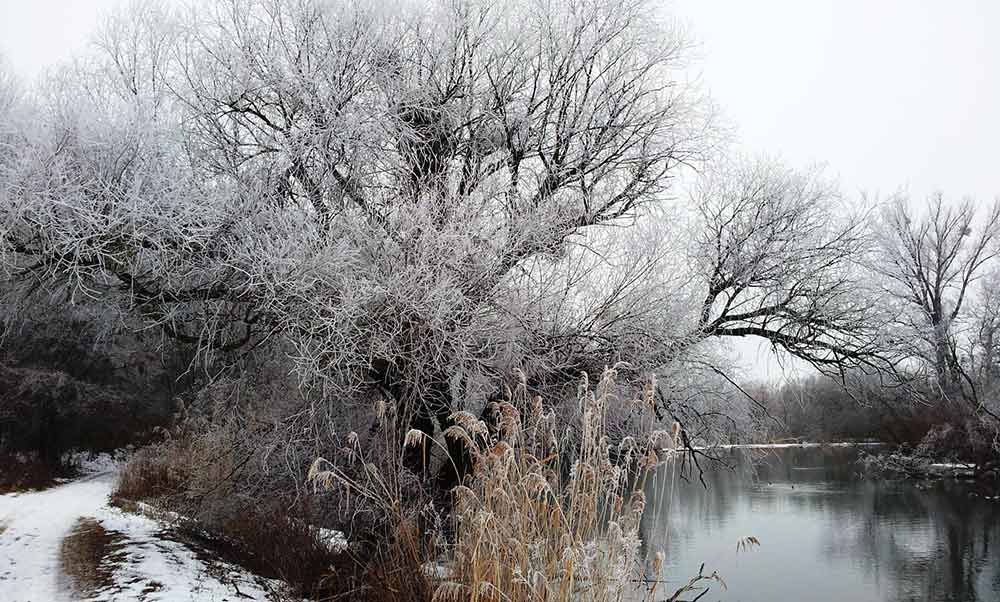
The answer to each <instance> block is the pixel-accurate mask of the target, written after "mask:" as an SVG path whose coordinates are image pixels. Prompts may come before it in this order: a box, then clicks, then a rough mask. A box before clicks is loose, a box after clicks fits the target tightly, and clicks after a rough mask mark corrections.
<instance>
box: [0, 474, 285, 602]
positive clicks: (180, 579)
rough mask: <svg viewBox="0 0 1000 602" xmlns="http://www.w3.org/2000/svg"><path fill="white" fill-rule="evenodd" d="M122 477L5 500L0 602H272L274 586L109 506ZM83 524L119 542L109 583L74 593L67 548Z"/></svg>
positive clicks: (0, 522)
mask: <svg viewBox="0 0 1000 602" xmlns="http://www.w3.org/2000/svg"><path fill="white" fill-rule="evenodd" d="M115 479H116V473H115V472H107V471H105V472H99V473H97V474H92V475H89V476H86V477H84V478H81V479H78V480H75V481H72V482H69V483H65V484H62V485H59V486H57V487H53V488H51V489H48V490H45V491H38V492H28V493H18V494H9V495H3V496H0V601H3V602H71V601H78V600H86V601H92V602H112V601H115V602H117V601H121V602H125V601H133V600H134V601H142V602H156V601H170V602H187V601H195V600H197V601H199V602H201V601H205V602H224V601H233V602H235V601H237V600H241V601H242V600H272V599H275V597H274V595H273V594H272V593H271V592H272V591H274V590H276V589H277V584H276V583H275V582H269V581H266V580H263V579H261V578H259V577H255V576H253V575H250V574H249V573H247V572H246V571H243V570H242V569H239V568H238V567H233V566H232V565H225V564H222V563H221V562H214V561H209V562H206V561H203V560H201V559H199V557H198V556H196V555H195V553H194V552H193V551H191V550H190V549H189V548H187V547H186V546H184V545H183V544H180V543H178V542H175V541H171V540H169V539H164V538H163V537H162V532H163V525H161V524H160V523H158V522H156V521H155V520H152V519H150V518H147V517H145V516H139V515H135V514H127V513H124V512H122V511H120V510H118V509H115V508H112V507H109V506H108V495H109V494H110V493H111V491H112V489H113V488H114V484H115ZM81 518H92V519H96V520H97V521H99V522H100V523H101V526H103V527H104V529H106V530H108V531H109V532H113V533H115V534H116V537H119V538H120V542H119V543H118V544H116V547H117V546H118V545H120V548H118V551H117V552H116V553H115V554H114V555H113V557H111V558H105V562H106V563H108V564H106V566H107V567H109V570H110V574H111V579H110V582H108V583H105V584H103V585H101V586H100V587H99V588H98V589H97V591H91V592H84V593H81V592H79V591H74V587H73V581H72V579H70V578H69V577H68V576H67V575H66V574H64V571H63V569H62V566H61V560H60V558H61V557H60V549H61V547H62V544H63V540H64V539H65V538H66V536H67V535H68V534H70V532H71V530H72V529H73V527H74V525H76V524H77V522H78V521H79V520H80V519H81Z"/></svg>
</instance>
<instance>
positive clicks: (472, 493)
mask: <svg viewBox="0 0 1000 602" xmlns="http://www.w3.org/2000/svg"><path fill="white" fill-rule="evenodd" d="M615 376H616V373H615V370H614V369H608V370H606V371H605V372H604V374H603V375H602V376H601V379H600V381H599V382H598V383H597V385H596V387H591V384H590V382H589V380H588V379H587V378H586V377H584V378H583V381H582V383H581V385H580V388H579V391H578V399H577V401H578V407H577V410H578V415H577V418H578V423H577V424H576V425H574V428H573V430H575V431H576V432H575V435H576V436H572V437H570V436H566V435H567V429H566V425H565V424H564V423H563V422H562V420H561V419H558V418H557V416H556V414H555V413H554V412H552V411H551V410H548V409H546V408H545V407H544V406H543V404H542V400H541V399H540V398H538V397H534V398H529V396H528V395H527V391H526V388H525V387H523V386H521V387H519V388H518V390H516V391H512V392H510V394H509V395H508V398H507V399H505V400H503V401H498V402H494V403H492V404H490V406H488V407H487V411H486V412H484V417H485V418H486V419H485V420H484V419H481V418H477V417H475V416H474V415H472V414H470V413H468V412H461V411H460V412H456V413H454V414H453V415H452V420H453V421H454V423H455V424H454V426H452V427H450V428H448V429H447V430H446V431H445V432H444V436H445V437H446V438H448V439H452V440H455V441H460V442H461V443H462V444H463V445H464V446H465V448H466V449H467V450H468V452H469V454H470V455H471V456H472V458H473V461H474V467H475V468H474V470H473V473H472V475H471V477H469V478H468V479H467V480H466V482H465V483H464V484H462V485H460V486H459V487H457V488H456V489H455V490H454V491H453V495H454V511H453V512H452V515H451V520H452V521H453V530H452V533H451V535H452V536H451V537H449V538H448V541H447V542H446V541H443V540H440V539H441V538H439V541H437V543H436V545H435V546H434V548H433V549H435V550H436V551H437V554H438V555H437V556H436V557H433V558H427V560H429V561H433V562H436V563H440V564H443V568H444V570H443V571H442V572H443V573H444V575H446V577H445V578H444V579H442V580H440V582H439V583H437V584H436V586H435V587H434V589H433V592H434V593H433V600H434V601H436V602H450V601H456V602H457V601H469V602H494V601H497V602H499V601H504V602H569V601H574V602H619V601H623V600H641V599H653V598H654V597H655V596H656V595H657V590H658V588H661V585H660V581H659V575H660V571H661V569H662V563H663V558H664V555H663V554H662V553H655V554H652V555H651V558H650V560H649V561H647V554H648V552H647V551H644V550H643V549H642V547H641V539H640V521H641V518H642V515H643V511H644V509H645V507H646V503H647V500H646V493H645V489H646V482H647V478H648V477H649V475H650V472H651V470H652V469H653V468H654V467H655V466H657V465H658V464H660V463H661V462H664V461H667V460H668V459H669V457H670V456H672V455H674V454H677V453H680V451H679V440H680V427H679V425H678V424H676V423H675V424H673V426H672V428H670V429H669V430H653V429H652V428H646V429H643V430H644V434H641V435H640V434H635V435H628V436H624V437H622V438H620V439H619V440H618V441H617V442H616V443H615V444H612V443H610V442H609V433H608V431H609V424H608V415H609V410H611V409H614V410H616V411H620V410H621V408H622V407H623V404H624V406H625V407H627V409H628V410H629V411H630V412H632V413H636V414H640V415H642V414H649V415H652V410H653V403H654V399H653V395H652V388H651V387H650V388H647V390H646V391H645V392H644V394H643V395H642V396H640V398H638V399H631V400H624V399H620V398H619V397H618V396H617V391H618V388H617V387H616V385H615ZM640 423H642V422H641V421H640ZM644 424H646V425H647V426H649V425H652V424H654V423H653V422H652V419H651V418H650V419H649V420H648V421H646V422H645V423H644ZM404 445H406V446H416V445H421V446H433V447H435V448H439V449H442V450H444V449H445V445H444V443H443V442H441V441H438V440H434V439H429V438H428V437H427V436H426V435H425V434H424V433H422V432H420V431H416V430H413V431H410V432H409V433H408V435H407V437H406V439H405V442H404ZM445 457H447V456H445ZM671 464H673V463H671ZM363 476H364V477H365V480H364V481H362V482H358V481H357V480H355V479H351V478H349V477H348V476H347V475H346V474H345V473H344V472H343V471H342V470H339V469H337V468H336V466H335V465H333V464H331V463H329V462H327V461H326V460H322V459H320V460H317V462H316V463H315V464H314V466H313V470H312V471H311V474H310V477H311V479H312V480H313V481H314V482H316V483H320V484H323V485H324V486H327V487H332V486H336V485H339V486H343V487H347V488H349V489H352V490H353V491H355V492H356V493H357V495H359V496H363V497H366V498H369V499H376V498H379V499H381V498H387V499H389V500H390V501H389V502H388V503H390V504H395V505H396V507H399V501H398V500H395V501H392V500H391V498H392V495H391V492H390V490H389V488H388V487H387V483H386V481H385V478H384V477H383V476H382V475H378V474H376V471H374V468H372V469H370V470H367V471H366V472H365V474H364V475H363ZM404 520H405V519H404ZM707 580H714V581H718V582H720V583H721V579H719V578H718V576H717V575H716V574H715V573H712V574H710V575H704V574H701V573H699V575H698V576H696V577H694V578H693V579H692V580H691V581H690V582H689V583H687V584H686V585H685V586H684V587H682V588H681V589H680V590H678V591H676V592H673V594H672V595H670V596H668V595H665V594H664V592H660V594H661V598H660V599H666V600H677V599H679V597H680V596H681V595H682V594H684V593H686V592H692V591H697V590H699V588H700V585H701V584H702V582H704V581H707Z"/></svg>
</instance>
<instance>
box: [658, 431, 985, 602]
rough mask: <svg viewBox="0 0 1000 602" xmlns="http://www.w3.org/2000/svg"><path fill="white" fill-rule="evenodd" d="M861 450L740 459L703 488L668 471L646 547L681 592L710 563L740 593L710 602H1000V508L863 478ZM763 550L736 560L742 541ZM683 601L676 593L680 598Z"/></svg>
mask: <svg viewBox="0 0 1000 602" xmlns="http://www.w3.org/2000/svg"><path fill="white" fill-rule="evenodd" d="M856 455H857V452H856V451H854V450H850V449H843V448H840V449H815V448H813V449H783V450H772V451H769V452H768V453H767V455H766V456H765V457H763V458H757V460H758V462H750V461H748V459H747V458H745V457H743V456H742V455H740V454H738V453H734V454H733V455H732V456H729V457H727V459H728V460H730V461H731V462H732V463H733V464H734V465H735V468H734V469H733V470H727V469H720V468H711V469H709V470H707V473H706V475H705V480H706V482H707V484H708V488H707V489H704V488H702V487H701V485H700V484H699V483H698V482H697V479H695V480H694V481H693V482H689V483H684V482H682V481H681V480H679V479H678V478H677V475H675V474H672V470H671V469H670V468H669V467H667V468H664V469H662V470H661V471H660V472H658V473H657V475H656V477H655V479H653V480H651V482H650V483H649V484H648V487H647V496H648V498H649V506H648V508H649V511H648V512H647V513H646V518H645V521H644V524H643V539H644V541H645V542H647V545H648V548H649V550H650V553H652V551H653V550H658V549H663V550H665V551H666V552H667V563H666V566H665V570H664V573H665V574H664V578H665V579H666V580H667V581H668V582H669V583H670V584H672V585H673V584H677V585H678V586H679V585H680V583H681V582H683V581H686V579H687V577H688V576H690V575H693V574H695V573H697V571H698V566H699V565H700V564H701V563H702V562H705V563H706V570H707V571H711V570H718V571H719V573H720V574H721V575H722V576H723V578H724V579H725V580H726V582H727V583H728V584H729V590H728V591H721V590H717V589H716V590H713V592H712V594H710V595H709V596H707V597H706V598H704V599H707V600H722V601H742V602H754V601H760V602H775V601H784V600H789V601H791V600H815V601H824V600H830V601H833V600H837V601H840V600H852V601H856V602H864V601H872V602H876V601H877V602H883V601H900V602H902V601H909V600H921V601H922V600H941V601H945V600H947V601H955V602H972V601H976V602H979V601H982V602H989V601H997V600H1000V548H998V544H1000V503H997V502H990V501H986V500H983V499H982V498H978V497H972V496H970V492H969V490H968V489H967V488H966V487H965V486H964V485H963V484H961V483H955V482H941V483H935V484H932V485H931V486H929V487H927V488H920V487H918V486H917V484H915V483H911V482H889V481H872V480H864V479H861V478H859V477H858V476H857V475H856V474H855V472H856V465H855V463H854V461H855V459H856ZM750 535H752V536H755V537H757V538H758V539H760V540H761V543H762V544H763V545H762V546H761V547H760V548H755V549H753V550H752V551H749V552H747V551H743V552H737V549H736V543H737V541H738V540H740V539H741V538H744V537H747V536H750ZM671 591H672V590H671Z"/></svg>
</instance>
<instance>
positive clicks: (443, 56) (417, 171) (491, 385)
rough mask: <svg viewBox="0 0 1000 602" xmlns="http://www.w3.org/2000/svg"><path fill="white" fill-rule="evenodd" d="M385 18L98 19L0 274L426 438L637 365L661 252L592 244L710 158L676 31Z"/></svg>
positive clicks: (701, 107)
mask: <svg viewBox="0 0 1000 602" xmlns="http://www.w3.org/2000/svg"><path fill="white" fill-rule="evenodd" d="M395 8H398V7H389V6H378V5H371V4H369V3H342V4H331V3H325V2H312V1H304V2H293V1H285V0H220V1H219V2H215V3H212V4H211V5H210V6H209V7H208V8H199V9H198V10H195V9H194V8H190V9H181V10H171V9H167V8H164V7H162V6H159V5H157V4H155V3H145V4H142V5H139V6H134V7H132V8H131V9H129V10H128V11H126V12H125V13H123V14H121V15H119V16H116V17H113V18H112V20H111V21H110V22H109V23H108V24H107V26H106V27H105V28H104V29H103V30H102V32H101V34H100V35H99V36H98V38H97V43H98V48H99V52H98V53H97V54H96V55H95V56H94V57H92V58H91V59H89V60H87V61H85V62H81V63H79V64H77V65H75V66H74V67H72V68H67V69H66V70H64V71H62V72H61V73H60V74H59V75H58V76H57V77H58V79H57V80H55V81H53V82H51V83H50V85H49V86H48V88H47V92H45V93H44V96H43V101H42V103H41V104H42V110H41V113H42V114H43V117H42V124H43V125H42V127H35V126H32V127H27V126H26V128H25V129H24V132H25V135H26V141H27V142H26V143H25V145H24V147H23V148H22V149H21V152H20V153H19V159H18V161H16V162H15V164H14V165H10V166H6V167H5V168H4V171H3V173H2V174H0V182H2V186H3V201H2V205H0V214H2V216H0V217H2V223H3V226H2V239H3V248H4V256H5V257H7V260H6V267H7V268H8V269H9V270H11V271H12V272H13V273H14V274H15V276H16V277H17V278H19V279H22V280H24V279H34V280H35V281H39V282H42V281H44V282H58V283H60V286H64V287H67V288H68V289H69V290H70V291H72V297H73V298H75V299H85V298H88V297H98V296H99V297H102V298H105V299H107V298H112V299H115V300H116V302H117V303H118V305H119V308H120V310H121V312H122V315H127V316H129V318H130V319H133V320H137V321H138V323H140V324H141V326H142V328H145V329H149V328H158V329H159V330H160V331H161V332H162V333H164V335H165V336H168V337H172V338H174V339H178V340H181V341H185V342H188V343H190V344H193V345H196V346H197V347H198V348H200V349H201V350H202V357H203V358H210V357H215V358H218V357H220V356H219V355H218V353H219V352H220V351H224V352H229V353H246V352H250V351H251V350H253V349H256V348H261V347H262V346H265V345H269V344H271V343H273V342H275V341H277V340H279V339H280V340H281V341H283V342H284V343H285V344H288V345H291V347H292V348H293V349H294V352H293V355H294V356H295V359H296V364H297V366H298V367H299V370H300V371H301V373H302V374H303V375H304V376H306V377H308V378H310V379H313V380H314V381H315V379H316V378H317V377H321V378H322V382H324V383H325V385H326V387H327V390H328V392H329V394H330V396H331V397H332V396H334V395H351V394H352V391H356V390H358V389H359V388H364V387H371V386H376V387H379V388H381V389H382V391H383V393H384V394H386V395H388V396H389V397H390V398H391V399H393V400H394V401H396V402H397V403H398V404H399V406H400V407H401V408H403V409H405V410H406V411H408V412H409V413H410V414H412V415H413V417H414V419H413V424H414V425H415V426H416V427H418V428H421V429H423V430H426V431H429V432H430V431H433V430H434V422H435V421H437V422H438V423H440V424H442V425H447V421H448V418H447V417H448V415H449V414H450V413H451V411H452V409H453V407H454V406H455V405H456V403H457V402H456V400H457V399H463V398H466V397H468V396H472V395H475V394H476V393H477V392H478V393H479V394H485V392H487V391H492V390H495V388H496V386H497V384H498V383H500V382H502V381H503V380H504V379H505V378H507V377H509V375H510V374H511V373H512V372H513V371H514V370H515V369H516V368H521V369H523V370H525V371H526V372H528V377H529V378H531V379H533V381H534V382H536V383H537V384H538V385H539V386H544V385H559V384H560V383H567V382H569V380H570V379H575V376H576V374H578V372H579V371H580V370H593V369H599V368H600V367H602V366H603V364H605V363H613V362H615V361H618V360H628V361H630V362H632V363H633V364H634V365H635V366H637V367H642V366H650V365H652V364H654V363H655V362H657V361H661V359H662V350H663V345H664V341H666V340H669V339H670V338H671V337H672V336H674V332H673V330H672V329H673V328H675V325H674V324H672V323H671V321H670V320H669V319H667V318H665V317H664V316H663V315H662V313H661V310H662V308H663V307H664V303H661V300H663V299H666V298H668V297H669V288H668V287H665V286H660V285H661V284H663V280H662V278H664V277H667V276H668V274H666V273H665V271H664V270H663V267H662V263H661V260H662V259H663V251H662V249H661V248H660V247H661V246H662V245H661V244H660V243H658V242H657V241H652V242H651V243H649V244H648V245H647V246H646V247H645V248H644V249H643V251H648V252H641V253H637V252H623V251H622V249H621V248H620V247H618V246H616V245H617V244H619V243H620V242H621V239H622V237H621V236H619V235H617V234H616V233H614V232H611V233H609V234H606V235H605V234H600V233H597V232H594V230H595V229H602V228H610V227H618V226H625V225H628V224H630V223H632V221H633V220H636V219H639V218H641V216H642V215H643V214H644V212H645V211H647V208H648V207H650V206H651V204H653V203H655V202H656V201H657V200H658V199H659V198H660V195H661V193H663V191H665V190H666V189H667V188H668V187H669V186H670V184H671V179H672V175H673V174H675V173H676V172H677V170H678V169H679V168H680V167H681V166H682V165H684V164H687V163H691V162H693V161H696V160H698V159H699V158H700V157H701V156H702V154H703V153H704V152H705V150H706V149H707V148H708V147H709V145H710V143H711V141H712V137H711V134H712V129H711V127H710V119H709V117H710V115H709V114H708V112H707V110H706V109H707V106H706V104H705V103H704V102H703V99H702V98H701V96H700V95H699V94H698V93H697V90H696V89H694V88H692V87H691V86H689V85H688V84H687V83H686V82H685V80H684V78H683V77H682V76H681V75H680V70H681V69H682V68H683V67H684V66H685V62H684V61H685V59H686V51H687V48H688V46H687V43H686V40H685V38H684V37H683V32H682V31H681V29H679V28H678V27H676V26H675V25H674V24H673V23H672V22H670V21H665V20H663V19H662V18H661V17H660V16H658V15H657V14H656V13H655V11H654V10H653V7H652V6H647V5H645V4H644V3H641V2H618V3H610V4H609V3H597V2H589V1H579V2H576V1H574V2H569V3H560V4H557V5H538V4H535V3H530V2H524V3H520V2H517V3H477V2H473V3H449V2H442V3H436V2H431V3H413V4H405V5H403V10H402V12H401V13H396V12H394V9H395ZM648 242H649V241H647V243H648ZM417 460H419V458H418V459H417ZM415 462H416V461H415Z"/></svg>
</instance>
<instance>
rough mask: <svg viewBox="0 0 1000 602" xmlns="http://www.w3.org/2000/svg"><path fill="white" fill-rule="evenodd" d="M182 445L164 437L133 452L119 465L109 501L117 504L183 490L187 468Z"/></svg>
mask: <svg viewBox="0 0 1000 602" xmlns="http://www.w3.org/2000/svg"><path fill="white" fill-rule="evenodd" d="M184 449H185V446H184V444H182V443H179V442H174V441H168V442H164V443H161V444H158V445H153V446H150V447H146V448H144V449H142V450H140V451H139V452H137V453H136V454H135V455H134V456H132V458H131V459H130V460H129V462H128V464H126V465H125V467H124V468H123V469H122V471H121V476H120V477H119V479H118V486H117V487H116V488H115V491H114V492H113V493H112V496H111V499H112V502H114V503H115V504H118V505H120V504H122V503H125V502H126V501H141V500H150V499H158V498H163V497H170V496H174V495H177V494H180V493H182V492H184V491H185V490H186V489H187V483H188V481H189V480H190V474H189V473H190V468H191V467H190V464H189V463H188V462H187V458H186V455H185V454H184Z"/></svg>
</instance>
